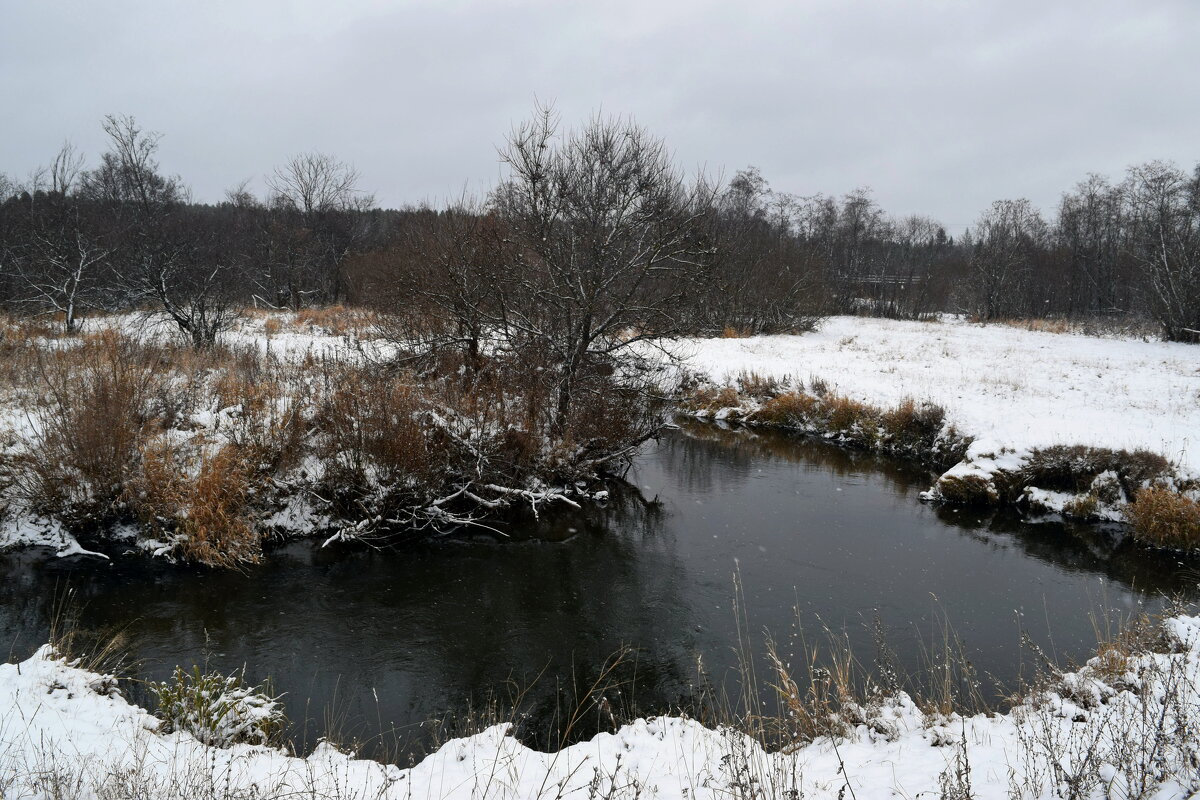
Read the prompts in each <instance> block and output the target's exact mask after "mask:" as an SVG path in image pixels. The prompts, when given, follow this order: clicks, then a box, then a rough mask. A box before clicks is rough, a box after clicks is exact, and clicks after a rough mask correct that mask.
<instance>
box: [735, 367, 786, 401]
mask: <svg viewBox="0 0 1200 800" xmlns="http://www.w3.org/2000/svg"><path fill="white" fill-rule="evenodd" d="M786 384H787V381H784V380H780V379H779V378H774V377H771V376H767V375H760V374H758V373H757V372H747V371H745V370H743V371H742V372H740V373H739V374H738V376H737V388H738V391H739V392H741V393H742V394H744V395H747V396H749V397H755V398H771V397H776V396H778V395H779V393H780V392H782V391H783V389H784V386H786Z"/></svg>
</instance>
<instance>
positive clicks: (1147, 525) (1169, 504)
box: [1125, 486, 1200, 550]
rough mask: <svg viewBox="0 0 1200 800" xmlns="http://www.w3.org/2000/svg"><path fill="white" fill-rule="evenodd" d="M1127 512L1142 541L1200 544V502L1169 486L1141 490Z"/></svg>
mask: <svg viewBox="0 0 1200 800" xmlns="http://www.w3.org/2000/svg"><path fill="white" fill-rule="evenodd" d="M1125 516H1126V517H1127V518H1128V519H1129V523H1130V526H1131V527H1132V529H1133V537H1134V538H1135V539H1137V540H1138V541H1139V542H1144V543H1146V544H1151V545H1154V546H1156V547H1165V548H1170V549H1173V550H1195V549H1197V548H1200V503H1197V502H1196V501H1195V500H1192V499H1191V498H1188V497H1185V496H1183V495H1181V494H1179V493H1177V492H1174V491H1172V490H1170V489H1165V488H1162V487H1155V486H1149V487H1146V488H1144V489H1141V490H1139V491H1138V493H1137V496H1136V498H1135V500H1134V502H1133V503H1132V504H1130V505H1129V506H1127V507H1126V509H1125Z"/></svg>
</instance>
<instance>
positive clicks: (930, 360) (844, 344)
mask: <svg viewBox="0 0 1200 800" xmlns="http://www.w3.org/2000/svg"><path fill="white" fill-rule="evenodd" d="M672 350H673V352H675V353H677V354H678V355H680V356H682V357H684V358H685V359H686V360H687V361H686V363H687V365H688V366H689V367H690V368H691V369H693V370H696V371H699V372H702V373H705V374H707V375H708V376H709V377H710V378H712V379H713V380H714V381H716V382H723V381H725V382H727V381H726V379H728V378H732V377H736V376H737V375H738V373H740V372H742V371H747V372H757V373H758V374H760V375H762V376H764V377H792V378H794V379H798V380H801V381H808V380H810V379H811V378H814V377H815V378H820V379H822V380H824V381H826V382H828V384H829V386H830V389H831V390H832V391H833V392H835V393H836V394H841V395H847V396H849V397H852V398H855V399H858V400H862V401H866V402H870V403H874V404H876V405H894V404H896V403H898V402H900V401H901V400H903V399H904V398H906V397H911V398H914V399H916V400H929V401H932V402H934V403H937V404H938V405H940V406H942V407H943V408H945V409H946V411H947V422H949V423H951V424H953V425H955V426H956V427H957V428H958V430H959V431H961V432H962V433H965V434H968V435H970V436H973V437H974V438H975V439H976V440H977V441H980V442H986V443H987V444H986V446H987V448H988V449H990V450H1004V449H1007V450H1012V451H1025V450H1028V449H1030V448H1035V447H1045V446H1049V445H1055V444H1064V445H1090V446H1093V447H1110V448H1114V449H1129V450H1132V449H1137V448H1144V449H1146V450H1151V451H1153V452H1156V453H1159V454H1160V455H1163V456H1165V457H1167V458H1168V459H1171V460H1172V461H1175V462H1177V463H1178V464H1179V466H1180V467H1181V468H1183V469H1184V470H1185V471H1187V472H1190V473H1194V474H1200V347H1197V346H1195V345H1187V344H1171V343H1164V342H1145V341H1136V340H1131V339H1109V338H1097V337H1090V336H1079V335H1072V334H1053V333H1043V332H1037V331H1027V330H1022V329H1017V328H1011V327H1006V326H1002V325H989V326H982V325H976V324H971V323H968V322H966V321H964V320H961V319H953V318H949V319H946V320H944V321H942V322H905V321H896V320H883V319H868V318H862V317H833V318H831V319H829V320H826V321H825V322H824V323H822V325H821V328H820V330H818V331H816V332H815V333H808V334H804V335H801V336H755V337H751V338H746V339H692V340H686V341H684V342H680V343H678V344H676V345H674V346H672Z"/></svg>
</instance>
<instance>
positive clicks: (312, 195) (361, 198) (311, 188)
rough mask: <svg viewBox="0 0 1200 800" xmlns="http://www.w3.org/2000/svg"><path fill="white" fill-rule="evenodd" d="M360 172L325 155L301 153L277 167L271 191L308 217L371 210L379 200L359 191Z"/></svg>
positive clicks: (272, 177)
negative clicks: (336, 212) (329, 212)
mask: <svg viewBox="0 0 1200 800" xmlns="http://www.w3.org/2000/svg"><path fill="white" fill-rule="evenodd" d="M358 180H359V175H358V170H356V169H355V168H354V167H353V166H352V165H350V164H346V163H344V162H342V161H338V160H337V159H336V158H334V157H333V156H330V155H326V154H325V153H301V154H299V155H297V156H294V157H293V158H292V159H291V160H290V161H288V162H287V163H286V164H284V165H283V166H280V167H276V168H275V172H274V174H273V175H272V176H271V177H269V178H268V179H267V185H268V186H269V187H270V188H271V191H273V192H274V193H275V195H276V196H277V197H279V198H282V199H283V200H284V201H286V203H287V204H288V205H290V206H292V207H293V208H295V209H296V210H297V211H299V212H300V213H302V214H304V215H305V216H306V217H310V216H312V215H314V214H320V213H324V212H328V211H349V210H353V209H367V208H370V207H371V206H372V205H373V204H374V202H375V200H374V197H373V196H371V195H370V194H367V193H365V192H363V191H362V190H361V189H359V188H358Z"/></svg>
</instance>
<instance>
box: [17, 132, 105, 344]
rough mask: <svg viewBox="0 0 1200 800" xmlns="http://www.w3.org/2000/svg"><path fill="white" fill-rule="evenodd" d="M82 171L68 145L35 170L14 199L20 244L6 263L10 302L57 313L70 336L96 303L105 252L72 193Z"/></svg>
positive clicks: (96, 227)
mask: <svg viewBox="0 0 1200 800" xmlns="http://www.w3.org/2000/svg"><path fill="white" fill-rule="evenodd" d="M82 167H83V156H82V155H81V154H80V153H78V152H77V151H76V150H75V148H74V146H73V145H71V144H70V143H69V142H68V143H65V144H64V145H63V146H62V147H61V148H60V149H59V151H58V153H57V154H56V155H55V157H54V160H53V161H52V162H51V165H50V166H49V167H46V168H39V169H38V170H36V171H35V173H34V175H35V177H34V179H33V184H32V185H33V192H32V193H30V192H26V193H25V194H24V195H23V197H22V198H21V200H20V201H19V203H20V205H21V206H22V209H23V212H24V217H25V224H24V237H23V246H22V247H14V248H12V250H11V257H10V259H9V261H8V264H7V269H8V272H9V274H10V276H11V278H12V279H13V282H14V291H15V296H14V298H13V299H14V300H15V301H16V302H17V303H19V304H20V305H22V306H25V307H27V308H32V309H33V310H34V311H35V312H36V313H58V314H61V315H62V318H63V325H64V328H65V330H66V332H67V333H69V334H70V333H75V332H76V331H77V330H78V328H79V315H80V313H81V312H82V311H83V310H84V309H86V308H89V307H93V306H94V305H95V304H96V302H97V299H98V292H99V289H100V285H101V280H100V277H101V276H100V272H101V271H102V270H103V269H104V268H106V267H107V264H108V256H109V253H110V248H109V246H108V245H107V244H106V243H105V236H104V233H103V232H102V225H100V224H98V223H99V220H98V219H97V214H95V213H94V211H93V210H92V209H91V208H89V207H88V205H87V204H86V203H84V202H81V201H80V199H79V198H78V197H76V196H74V195H73V194H72V193H71V190H72V188H73V187H74V186H75V184H76V180H77V178H78V177H79V175H80V173H81V170H82ZM39 184H40V186H39Z"/></svg>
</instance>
